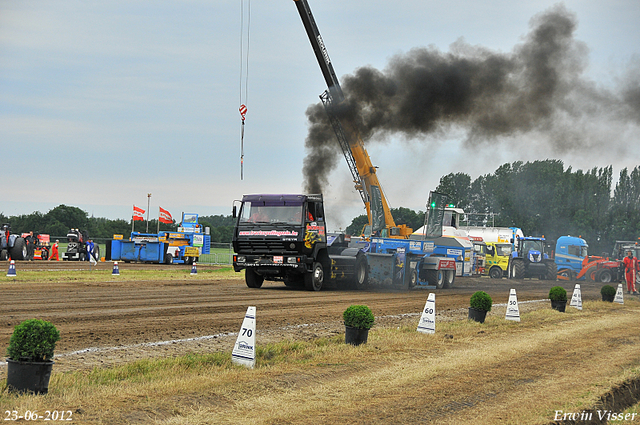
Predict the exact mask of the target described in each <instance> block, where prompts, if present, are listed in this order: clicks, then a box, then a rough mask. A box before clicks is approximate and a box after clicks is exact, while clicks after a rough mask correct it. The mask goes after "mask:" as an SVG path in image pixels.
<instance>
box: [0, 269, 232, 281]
mask: <svg viewBox="0 0 640 425" xmlns="http://www.w3.org/2000/svg"><path fill="white" fill-rule="evenodd" d="M190 273H191V269H190V268H186V266H185V267H182V268H175V269H174V270H167V269H161V270H126V269H124V270H123V268H120V275H119V276H113V275H112V270H111V269H104V268H102V269H97V268H96V269H93V270H24V271H23V270H21V271H19V272H18V274H17V276H16V277H6V278H4V279H3V278H2V277H0V285H2V284H9V283H11V284H16V283H17V284H24V283H67V282H83V283H84V282H87V283H94V282H120V281H121V282H131V281H136V282H144V281H150V282H154V281H174V280H183V279H187V278H188V279H190V280H199V279H200V280H202V279H207V280H211V279H238V278H240V277H244V276H239V274H238V273H235V272H234V271H233V268H232V267H202V266H199V267H198V274H196V275H195V276H191V274H190Z"/></svg>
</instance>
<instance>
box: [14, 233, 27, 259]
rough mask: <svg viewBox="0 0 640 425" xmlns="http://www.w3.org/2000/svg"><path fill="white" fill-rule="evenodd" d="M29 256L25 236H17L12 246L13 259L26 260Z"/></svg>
mask: <svg viewBox="0 0 640 425" xmlns="http://www.w3.org/2000/svg"><path fill="white" fill-rule="evenodd" d="M26 258H27V242H26V241H25V240H24V238H16V240H15V242H14V243H13V248H11V259H12V260H24V259H26Z"/></svg>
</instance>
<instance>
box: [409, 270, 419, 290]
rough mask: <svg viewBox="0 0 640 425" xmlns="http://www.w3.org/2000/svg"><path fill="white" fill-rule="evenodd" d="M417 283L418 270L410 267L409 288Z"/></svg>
mask: <svg viewBox="0 0 640 425" xmlns="http://www.w3.org/2000/svg"><path fill="white" fill-rule="evenodd" d="M417 284H418V270H416V269H412V270H411V276H410V277H409V289H411V288H415V286H416V285H417Z"/></svg>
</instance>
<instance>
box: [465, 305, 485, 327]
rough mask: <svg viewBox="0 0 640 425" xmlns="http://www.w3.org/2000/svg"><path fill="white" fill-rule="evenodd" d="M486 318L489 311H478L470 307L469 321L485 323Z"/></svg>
mask: <svg viewBox="0 0 640 425" xmlns="http://www.w3.org/2000/svg"><path fill="white" fill-rule="evenodd" d="M486 317H487V310H478V309H477V308H473V307H469V319H471V320H475V321H476V322H480V323H484V319H485V318H486Z"/></svg>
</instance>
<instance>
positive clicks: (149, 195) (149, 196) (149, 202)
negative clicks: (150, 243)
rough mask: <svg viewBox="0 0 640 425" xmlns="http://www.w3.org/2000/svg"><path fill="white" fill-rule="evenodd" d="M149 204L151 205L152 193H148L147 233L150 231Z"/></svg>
mask: <svg viewBox="0 0 640 425" xmlns="http://www.w3.org/2000/svg"><path fill="white" fill-rule="evenodd" d="M149 205H151V194H150V193H147V233H149Z"/></svg>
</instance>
